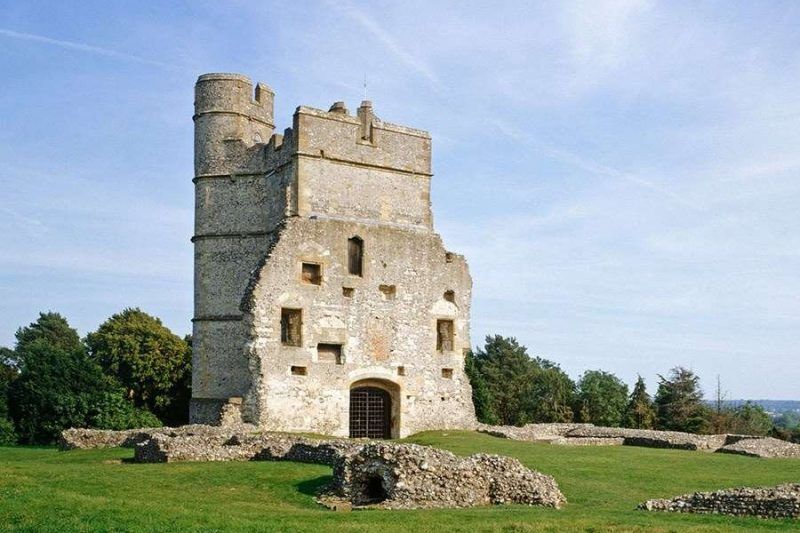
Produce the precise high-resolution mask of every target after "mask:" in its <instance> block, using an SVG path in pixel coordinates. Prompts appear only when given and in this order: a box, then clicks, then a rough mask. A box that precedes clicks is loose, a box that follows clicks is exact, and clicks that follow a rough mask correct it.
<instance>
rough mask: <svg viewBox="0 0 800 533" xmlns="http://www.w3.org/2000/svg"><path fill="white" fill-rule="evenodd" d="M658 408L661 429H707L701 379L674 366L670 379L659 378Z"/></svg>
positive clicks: (706, 415)
mask: <svg viewBox="0 0 800 533" xmlns="http://www.w3.org/2000/svg"><path fill="white" fill-rule="evenodd" d="M658 377H659V384H658V391H657V392H656V397H655V405H656V416H657V424H658V428H659V429H664V430H671V431H686V432H689V433H702V432H704V431H705V430H706V428H707V427H708V420H709V417H710V412H709V409H708V408H707V407H706V406H705V405H704V403H703V391H702V390H700V378H699V377H697V375H695V373H694V372H692V371H691V370H688V369H686V368H683V367H675V368H673V369H672V370H671V371H670V376H669V378H665V377H664V376H661V375H659V376H658Z"/></svg>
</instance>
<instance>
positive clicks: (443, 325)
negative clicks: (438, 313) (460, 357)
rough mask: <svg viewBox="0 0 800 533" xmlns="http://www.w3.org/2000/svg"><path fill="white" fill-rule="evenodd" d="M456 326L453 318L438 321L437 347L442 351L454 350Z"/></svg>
mask: <svg viewBox="0 0 800 533" xmlns="http://www.w3.org/2000/svg"><path fill="white" fill-rule="evenodd" d="M454 338H455V328H454V325H453V321H452V320H447V319H444V320H437V321H436V349H437V350H439V351H440V352H452V351H453V341H454Z"/></svg>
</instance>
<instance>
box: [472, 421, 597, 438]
mask: <svg viewBox="0 0 800 533" xmlns="http://www.w3.org/2000/svg"><path fill="white" fill-rule="evenodd" d="M582 427H594V426H592V424H558V423H554V424H526V425H524V426H521V427H517V426H490V425H488V424H479V425H478V427H477V429H478V431H481V432H483V433H488V434H490V435H494V436H495V437H502V438H505V439H512V440H528V441H552V440H555V439H559V438H561V437H564V436H566V435H567V433H569V432H570V431H572V430H574V429H578V428H582Z"/></svg>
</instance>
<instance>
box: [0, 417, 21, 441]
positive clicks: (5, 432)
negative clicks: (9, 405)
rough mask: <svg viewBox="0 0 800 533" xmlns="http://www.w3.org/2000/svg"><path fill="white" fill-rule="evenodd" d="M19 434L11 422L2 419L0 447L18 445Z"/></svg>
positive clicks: (0, 420)
mask: <svg viewBox="0 0 800 533" xmlns="http://www.w3.org/2000/svg"><path fill="white" fill-rule="evenodd" d="M17 439H18V437H17V432H16V431H15V430H14V424H13V423H12V422H11V420H7V419H5V418H0V446H11V445H12V444H16V443H17Z"/></svg>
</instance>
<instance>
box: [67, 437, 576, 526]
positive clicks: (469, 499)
mask: <svg viewBox="0 0 800 533" xmlns="http://www.w3.org/2000/svg"><path fill="white" fill-rule="evenodd" d="M62 442H63V443H64V444H63V445H62V449H64V450H67V449H76V448H98V447H108V446H121V445H125V446H131V447H133V448H134V461H136V462H139V463H166V462H181V461H297V462H302V463H316V464H325V465H329V466H331V467H333V469H334V481H333V483H332V484H331V485H330V487H329V488H328V489H327V490H326V492H325V493H324V494H322V495H321V496H320V497H319V499H318V501H319V502H320V503H321V504H323V505H325V506H326V507H328V508H330V509H334V510H337V511H348V510H350V509H351V508H353V507H364V506H373V505H375V506H380V507H384V508H398V509H400V508H403V509H412V508H433V507H471V506H475V505H491V504H503V503H519V504H526V505H544V506H549V507H555V508H558V507H560V506H561V505H562V504H563V503H565V501H566V500H565V499H564V495H563V494H561V491H560V490H559V489H558V485H557V484H556V482H555V480H554V479H553V478H552V477H550V476H546V475H544V474H540V473H538V472H535V471H533V470H530V469H528V468H526V467H525V466H523V465H522V464H521V463H520V462H519V461H518V460H516V459H513V458H510V457H501V456H498V455H486V454H476V455H472V456H470V457H466V458H460V457H458V456H456V455H454V454H452V453H450V452H447V451H444V450H438V449H436V448H430V447H427V446H419V445H416V444H397V443H387V442H374V441H368V440H361V439H314V438H308V437H302V436H299V435H291V434H286V433H262V432H260V431H258V430H257V429H256V428H255V427H254V426H249V425H240V426H237V427H219V426H203V425H191V426H183V427H180V428H157V429H142V430H134V431H102V430H68V431H65V432H64V434H63V435H62Z"/></svg>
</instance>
